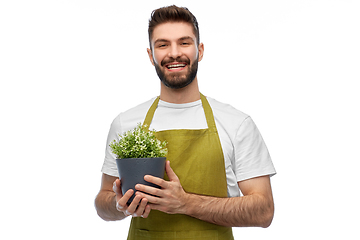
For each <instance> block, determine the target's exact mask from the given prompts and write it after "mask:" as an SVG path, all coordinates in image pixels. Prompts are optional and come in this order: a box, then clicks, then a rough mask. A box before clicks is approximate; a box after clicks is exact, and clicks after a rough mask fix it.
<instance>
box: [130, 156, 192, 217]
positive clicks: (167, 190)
mask: <svg viewBox="0 0 360 240" xmlns="http://www.w3.org/2000/svg"><path fill="white" fill-rule="evenodd" d="M165 171H166V174H167V175H168V177H169V180H170V181H165V180H164V179H161V178H157V177H154V176H150V175H146V176H145V177H144V180H145V181H147V182H150V183H153V184H156V185H158V186H160V187H161V189H158V188H154V187H150V186H145V185H142V184H137V185H136V186H135V189H136V190H138V191H137V192H136V195H139V196H140V197H141V198H146V199H147V200H148V201H149V203H148V205H149V206H150V207H151V209H154V210H159V211H161V212H165V213H169V214H176V213H182V214H184V213H185V204H186V200H187V193H186V192H185V191H184V189H183V188H182V186H181V183H180V180H179V178H178V177H177V175H176V174H175V172H174V171H173V170H172V168H171V167H170V162H169V161H166V166H165ZM139 191H141V192H139ZM149 194H151V195H155V196H151V195H149Z"/></svg>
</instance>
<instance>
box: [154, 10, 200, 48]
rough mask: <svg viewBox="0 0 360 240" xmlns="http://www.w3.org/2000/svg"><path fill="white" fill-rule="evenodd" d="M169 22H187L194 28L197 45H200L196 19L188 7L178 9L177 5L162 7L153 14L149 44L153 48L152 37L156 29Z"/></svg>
mask: <svg viewBox="0 0 360 240" xmlns="http://www.w3.org/2000/svg"><path fill="white" fill-rule="evenodd" d="M167 22H187V23H190V24H191V25H192V26H193V31H194V34H195V37H196V41H197V44H198V45H199V44H200V34H199V24H198V22H197V20H196V17H195V16H194V15H193V14H192V13H191V12H190V11H189V9H187V8H186V7H177V6H175V5H172V6H168V7H162V8H159V9H156V10H154V11H153V12H152V13H151V17H150V20H149V29H148V32H149V42H150V48H151V37H152V34H153V31H154V29H155V27H156V26H157V25H159V24H162V23H167Z"/></svg>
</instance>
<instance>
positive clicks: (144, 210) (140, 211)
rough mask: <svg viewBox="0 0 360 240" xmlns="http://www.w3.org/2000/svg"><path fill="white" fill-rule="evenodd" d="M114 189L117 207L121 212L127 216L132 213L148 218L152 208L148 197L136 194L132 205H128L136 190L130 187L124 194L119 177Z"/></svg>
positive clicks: (135, 215)
mask: <svg viewBox="0 0 360 240" xmlns="http://www.w3.org/2000/svg"><path fill="white" fill-rule="evenodd" d="M113 191H114V192H115V194H116V198H115V199H116V209H117V210H118V211H119V212H122V213H123V214H124V215H125V216H130V215H132V216H133V217H140V216H141V217H143V218H147V217H148V216H149V213H150V210H151V208H150V206H149V205H147V203H148V200H147V199H146V198H142V197H141V196H138V195H136V196H135V197H134V199H133V201H132V202H131V204H130V206H127V204H126V203H127V201H128V200H129V199H130V197H131V196H132V195H133V194H134V190H132V189H129V190H128V191H127V192H126V193H125V194H124V196H123V195H122V192H121V181H120V180H119V179H116V180H115V182H114V184H113ZM140 201H141V203H140ZM139 203H140V204H139Z"/></svg>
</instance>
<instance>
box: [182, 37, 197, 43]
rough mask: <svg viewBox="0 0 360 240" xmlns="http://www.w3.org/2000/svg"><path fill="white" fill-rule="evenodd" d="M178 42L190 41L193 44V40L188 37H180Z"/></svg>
mask: <svg viewBox="0 0 360 240" xmlns="http://www.w3.org/2000/svg"><path fill="white" fill-rule="evenodd" d="M179 40H180V41H184V40H191V41H192V42H194V39H193V38H192V37H190V36H186V37H182V38H179Z"/></svg>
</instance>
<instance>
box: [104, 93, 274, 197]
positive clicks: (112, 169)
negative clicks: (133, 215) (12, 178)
mask: <svg viewBox="0 0 360 240" xmlns="http://www.w3.org/2000/svg"><path fill="white" fill-rule="evenodd" d="M154 100H155V98H153V99H151V100H149V101H147V102H145V103H143V104H140V105H138V106H136V107H134V108H131V109H129V110H128V111H126V112H123V113H120V114H119V115H118V116H117V117H116V118H115V119H114V121H113V122H112V124H111V127H110V131H109V135H108V139H107V145H106V152H105V161H104V164H103V167H102V172H103V173H105V174H107V175H110V176H115V177H119V175H118V171H117V166H116V161H115V159H116V156H115V155H114V154H113V153H112V152H111V148H110V147H109V144H110V142H112V141H113V140H114V139H116V140H119V134H120V135H122V134H123V133H124V132H126V131H129V130H132V129H133V128H135V127H136V126H137V124H138V123H143V122H144V119H145V116H146V114H147V112H148V110H149V108H150V106H151V105H152V103H153V102H154ZM207 100H208V102H209V104H210V106H211V108H212V111H213V114H214V118H215V124H216V128H217V130H218V134H219V138H220V142H221V146H222V149H223V153H224V161H225V169H226V178H227V191H228V196H229V197H237V196H240V195H241V192H240V190H239V187H238V184H237V182H239V181H243V180H247V179H250V178H254V177H259V176H265V175H270V176H272V175H274V174H276V171H275V168H274V166H273V163H272V161H271V158H270V155H269V152H268V150H267V147H266V145H265V143H264V141H263V138H262V136H261V134H260V132H259V130H258V129H257V127H256V125H255V123H254V122H253V120H252V119H251V118H250V117H249V116H248V115H246V114H244V113H242V112H241V111H239V110H237V109H235V108H233V107H232V106H230V105H228V104H224V103H220V102H218V101H216V100H215V99H212V98H210V97H207ZM205 128H207V123H206V118H205V113H204V110H203V107H202V103H201V100H198V101H196V102H192V103H185V104H173V103H168V102H164V101H161V100H160V101H159V104H158V107H157V109H156V111H155V114H154V117H153V120H152V123H151V125H150V129H155V130H156V131H163V130H172V129H205Z"/></svg>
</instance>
